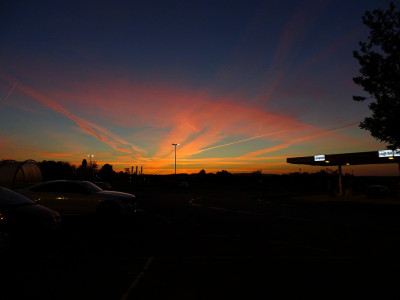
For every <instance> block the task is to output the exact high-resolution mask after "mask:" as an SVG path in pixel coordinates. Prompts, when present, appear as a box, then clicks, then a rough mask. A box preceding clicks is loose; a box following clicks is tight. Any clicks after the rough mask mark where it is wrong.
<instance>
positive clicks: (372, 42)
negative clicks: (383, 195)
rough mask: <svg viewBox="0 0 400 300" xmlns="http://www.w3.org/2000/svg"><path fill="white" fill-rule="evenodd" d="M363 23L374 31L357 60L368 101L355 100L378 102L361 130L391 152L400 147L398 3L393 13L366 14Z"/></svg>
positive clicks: (357, 53) (372, 105) (356, 53)
mask: <svg viewBox="0 0 400 300" xmlns="http://www.w3.org/2000/svg"><path fill="white" fill-rule="evenodd" d="M362 20H363V23H364V24H365V25H367V26H368V27H369V29H370V34H369V36H368V40H367V41H366V42H360V43H359V45H360V50H359V51H354V52H353V56H354V57H355V58H356V59H357V60H358V62H359V63H360V66H361V68H360V73H361V75H360V76H357V77H354V78H353V81H354V82H355V83H356V84H358V85H360V86H361V87H362V88H363V89H364V91H365V92H367V93H368V94H369V96H368V97H364V96H353V99H354V100H356V101H364V100H366V99H369V98H375V100H376V102H371V103H370V104H369V108H370V109H371V111H372V116H371V117H367V118H365V119H364V121H363V122H361V124H360V128H362V129H365V130H369V131H370V132H371V135H372V136H373V137H375V138H376V139H377V140H380V141H381V142H386V143H389V145H388V148H397V147H400V130H398V126H399V125H398V123H399V120H400V12H399V11H396V7H395V5H394V3H393V2H392V3H390V6H389V9H388V10H386V11H382V10H379V9H376V10H374V11H372V12H370V11H366V12H365V14H364V16H363V17H362Z"/></svg>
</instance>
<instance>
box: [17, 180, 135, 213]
mask: <svg viewBox="0 0 400 300" xmlns="http://www.w3.org/2000/svg"><path fill="white" fill-rule="evenodd" d="M19 192H20V193H22V194H24V195H25V196H27V197H28V198H30V199H32V200H34V201H36V202H37V203H40V204H42V205H44V206H46V207H49V208H51V209H53V210H55V211H58V212H59V213H60V214H62V215H67V214H95V213H97V214H99V215H102V216H119V215H132V214H134V213H135V211H136V200H135V196H134V195H132V194H129V193H122V192H116V191H104V190H102V189H101V188H99V187H98V186H97V185H95V184H93V183H91V182H89V181H83V180H54V181H47V182H43V183H38V184H36V185H33V186H31V187H29V188H26V189H22V190H19Z"/></svg>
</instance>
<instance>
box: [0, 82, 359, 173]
mask: <svg viewBox="0 0 400 300" xmlns="http://www.w3.org/2000/svg"><path fill="white" fill-rule="evenodd" d="M0 75H2V76H1V77H2V78H3V79H7V81H9V82H10V84H11V85H12V87H11V90H10V92H9V93H8V94H7V96H6V98H9V97H10V96H11V95H12V93H15V92H16V91H17V90H18V91H22V92H23V93H24V94H25V95H27V96H29V97H31V98H33V99H35V100H36V101H38V103H40V104H41V105H43V106H44V107H46V108H49V109H51V110H53V111H54V112H56V113H58V114H60V115H61V116H64V117H66V118H67V119H69V120H71V121H72V122H73V124H75V125H76V126H77V127H75V128H74V131H75V132H78V133H82V134H84V135H85V136H87V137H88V138H87V139H88V141H89V142H90V143H93V141H95V140H97V144H98V145H99V146H101V148H102V149H101V151H93V149H91V148H90V143H89V144H87V145H85V144H82V145H80V146H79V148H80V150H79V151H77V152H76V151H68V152H65V153H63V152H44V151H40V152H39V151H33V152H32V153H36V154H35V155H33V157H27V158H29V159H30V158H32V159H35V160H39V161H40V160H48V159H52V160H62V161H67V162H70V163H71V164H73V165H77V166H79V165H80V164H81V161H82V159H83V158H86V154H85V153H96V159H97V158H98V159H99V160H98V161H97V164H98V165H99V167H101V166H102V165H103V164H106V163H108V164H111V165H113V166H114V169H115V171H123V170H124V169H125V168H131V167H134V168H135V167H136V166H138V167H143V169H144V170H145V172H147V173H148V174H171V173H172V172H173V164H174V161H173V155H174V149H173V147H171V143H174V142H176V143H179V144H180V145H179V146H178V147H177V168H178V172H180V173H198V172H199V171H200V170H202V169H204V170H206V171H207V172H211V173H214V172H217V171H220V170H228V171H229V172H233V173H242V172H253V171H256V170H260V169H261V170H264V172H267V173H272V174H281V173H285V172H290V170H295V169H296V168H297V167H293V166H289V165H287V164H286V157H290V156H299V155H298V154H297V153H296V151H294V150H293V147H294V146H296V145H299V144H303V143H305V142H308V141H313V140H318V139H319V138H321V137H323V136H329V135H331V134H335V135H336V136H338V135H337V133H335V132H340V131H341V130H345V129H348V128H356V127H357V125H358V122H352V123H348V124H343V125H341V126H338V127H335V128H331V129H320V128H318V127H315V126H311V125H308V124H306V123H303V122H299V121H298V120H296V119H295V118H292V117H289V116H287V115H279V114H272V113H270V112H268V110H259V109H255V108H252V107H250V106H242V105H239V104H238V103H239V102H238V101H237V99H235V97H229V98H223V97H222V98H218V99H212V101H210V97H211V96H210V95H207V94H198V93H197V94H191V92H190V91H182V90H172V89H171V88H170V87H168V88H158V89H154V88H149V89H147V88H146V87H144V86H140V87H139V86H132V85H128V84H126V83H123V84H122V85H119V84H117V86H118V85H119V87H118V88H116V89H115V90H117V91H121V93H120V94H118V93H116V94H115V95H114V96H115V99H114V101H113V102H112V103H110V102H109V101H107V99H106V98H104V97H103V98H102V97H101V96H100V95H102V94H106V90H104V88H103V89H102V88H101V87H99V86H94V87H93V88H92V90H91V89H90V87H88V86H86V90H85V91H89V92H90V95H91V96H90V95H86V94H83V95H80V94H76V95H74V96H71V95H70V96H68V97H67V96H66V95H59V96H57V95H56V94H54V92H50V94H54V95H53V96H52V97H48V96H44V95H43V94H42V93H40V92H38V91H35V90H33V89H31V88H29V87H27V86H25V85H24V84H22V83H18V84H16V83H15V82H16V81H15V80H12V79H10V78H9V77H8V76H6V75H4V74H0ZM12 82H14V83H12ZM135 97H137V98H138V99H146V101H133V102H132V103H129V102H127V103H126V100H125V99H127V98H135ZM53 98H57V99H58V102H56V101H55V100H53ZM60 99H61V100H60ZM155 99H157V101H156V100H155ZM185 99H191V100H190V101H186V100H185ZM75 101H78V102H79V103H80V105H81V110H80V115H82V116H78V115H76V113H74V112H72V111H73V103H74V102H75ZM121 101H124V104H123V105H121V106H119V105H118V103H120V102H121ZM61 103H62V104H61ZM71 105H72V106H71ZM67 106H71V107H72V108H71V109H66V108H65V107H67ZM155 106H158V109H156V108H155ZM94 107H95V108H94ZM113 107H114V109H113ZM104 112H107V113H104ZM131 112H140V113H136V114H134V118H132V116H133V115H132V114H131ZM83 115H86V116H85V117H83ZM99 117H100V118H99ZM88 118H91V119H93V120H95V119H98V121H97V123H95V121H93V120H92V121H89V120H88ZM104 120H107V122H110V121H111V124H114V125H113V126H123V127H127V128H130V127H132V128H135V127H136V126H138V125H141V126H142V127H145V128H146V127H147V128H151V127H152V128H153V131H152V133H156V134H155V135H154V136H153V135H151V134H148V133H146V130H147V129H144V130H143V132H140V131H141V129H140V130H139V131H137V130H135V132H133V133H132V134H131V135H127V136H124V137H122V136H120V135H118V134H115V133H114V132H112V131H111V130H110V129H106V128H104V127H103V126H100V125H99V123H104ZM158 131H159V133H157V132H158ZM233 137H236V138H234V139H232V138H233ZM339 137H340V135H339ZM336 138H337V137H336ZM141 139H142V140H144V141H145V143H141V141H140V140H141ZM344 139H348V137H344ZM130 140H134V141H136V142H135V143H132V142H130ZM146 143H147V145H146ZM325 143H326V142H325ZM329 143H332V145H335V144H337V143H336V142H335V140H332V141H328V144H326V145H325V146H329ZM65 145H66V146H67V147H68V149H70V150H71V149H73V148H76V147H74V146H72V145H71V144H68V141H67V142H66V143H65ZM139 145H141V146H139ZM266 145H267V146H266ZM88 146H89V147H88ZM257 148H258V149H257ZM76 150H77V149H76ZM221 151H223V152H221ZM271 152H274V154H275V153H277V154H278V155H274V156H269V153H271ZM317 152H320V151H317ZM325 152H326V151H325ZM266 154H268V156H265V155H266ZM221 155H224V156H221ZM263 155H264V156H263ZM303 155H307V154H303ZM17 159H18V158H17ZM96 159H95V160H96ZM303 169H305V168H303Z"/></svg>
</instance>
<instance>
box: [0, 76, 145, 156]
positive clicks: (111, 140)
mask: <svg viewBox="0 0 400 300" xmlns="http://www.w3.org/2000/svg"><path fill="white" fill-rule="evenodd" d="M0 75H3V74H0ZM2 77H3V79H7V80H10V79H9V76H6V75H3V76H2ZM15 86H16V85H15ZM18 88H19V89H20V90H21V91H23V92H24V93H26V94H27V95H30V96H32V97H33V98H34V99H36V100H38V101H39V102H40V103H41V104H43V105H45V106H46V107H48V108H51V109H53V110H55V111H57V112H58V113H60V114H62V115H64V116H65V117H67V118H69V119H70V120H72V121H74V122H75V124H77V125H78V126H79V127H80V128H81V129H82V130H83V131H84V132H86V133H88V134H90V135H92V136H94V137H95V138H97V139H98V140H100V141H102V142H103V143H105V144H107V145H109V146H110V147H112V148H113V149H115V150H117V151H119V152H124V153H130V154H135V155H136V157H138V158H139V157H141V156H142V154H143V153H145V151H144V150H142V149H140V148H139V147H137V146H136V145H134V144H132V143H129V142H127V141H125V140H123V139H122V138H120V137H119V136H117V135H116V134H113V133H112V132H110V131H109V130H107V129H105V128H103V127H101V126H98V125H96V124H94V123H92V122H89V121H87V120H83V119H82V118H79V117H77V116H76V115H74V114H72V113H71V112H69V111H68V110H67V109H65V108H64V107H62V106H61V105H59V104H58V103H57V102H55V101H54V100H52V99H51V98H49V97H46V96H44V95H43V94H41V93H40V92H38V91H36V90H34V89H32V88H30V87H28V86H26V85H24V84H21V83H19V84H18ZM14 89H15V87H14V88H13V89H12V91H13V90H14ZM9 94H11V92H10V93H9Z"/></svg>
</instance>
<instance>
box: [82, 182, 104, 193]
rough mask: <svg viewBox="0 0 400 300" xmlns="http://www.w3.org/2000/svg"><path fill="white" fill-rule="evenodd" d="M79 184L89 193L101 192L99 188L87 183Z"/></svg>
mask: <svg viewBox="0 0 400 300" xmlns="http://www.w3.org/2000/svg"><path fill="white" fill-rule="evenodd" d="M81 184H82V186H84V187H85V188H86V189H87V190H88V191H89V192H91V193H98V192H101V191H102V189H101V188H99V187H98V186H97V185H95V184H94V183H91V182H89V181H82V182H81Z"/></svg>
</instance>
